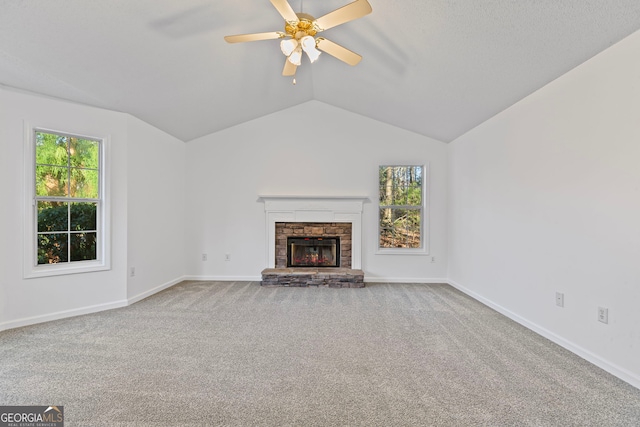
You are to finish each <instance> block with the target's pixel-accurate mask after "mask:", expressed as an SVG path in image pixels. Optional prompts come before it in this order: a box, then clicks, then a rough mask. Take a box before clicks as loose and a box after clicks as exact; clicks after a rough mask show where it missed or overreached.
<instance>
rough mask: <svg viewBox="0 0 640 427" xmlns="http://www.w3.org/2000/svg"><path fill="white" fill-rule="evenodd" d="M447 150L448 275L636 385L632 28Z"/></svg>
mask: <svg viewBox="0 0 640 427" xmlns="http://www.w3.org/2000/svg"><path fill="white" fill-rule="evenodd" d="M449 149H450V151H449V156H450V166H449V172H450V174H449V184H450V187H449V194H450V199H449V200H450V203H449V215H450V228H449V230H450V234H449V248H450V256H449V273H448V275H449V278H450V279H451V281H452V283H454V284H455V285H456V286H459V287H460V288H462V289H464V290H466V291H467V292H469V293H471V294H472V295H475V296H476V297H478V298H479V299H481V300H483V301H485V302H487V303H488V304H490V305H492V306H494V307H495V308H497V309H499V310H500V311H502V312H503V313H506V314H508V315H510V316H511V317H513V318H514V319H517V320H519V321H520V322H522V323H524V324H526V325H528V326H530V327H531V328H533V329H534V330H537V331H538V332H541V333H543V334H544V335H546V336H548V337H550V338H552V339H554V340H555V341H556V342H559V343H561V344H562V345H564V346H565V347H567V348H569V349H572V350H573V351H574V352H576V353H578V354H580V355H582V356H583V357H585V358H587V359H588V360H591V361H592V362H595V363H596V364H598V365H600V366H601V367H604V368H605V369H607V370H609V371H610V372H613V373H615V374H616V375H618V376H620V377H621V378H623V379H626V380H627V381H629V382H631V383H632V384H634V385H635V386H636V387H640V327H639V325H640V306H639V302H640V261H639V260H640V222H639V221H640V167H639V164H640V163H639V161H640V33H636V34H634V35H632V36H631V37H629V38H627V39H625V40H623V41H622V42H620V43H619V44H617V45H615V46H613V47H611V48H609V49H608V50H606V51H604V52H603V53H601V54H599V55H598V56H596V57H594V58H592V59H591V60H590V61H588V62H586V63H585V64H583V65H581V66H580V67H578V68H576V69H574V70H573V71H571V72H569V73H568V74H566V75H564V76H563V77H561V78H559V79H558V80H556V81H555V82H553V83H551V84H549V85H548V86H546V87H544V88H543V89H541V90H539V91H538V92H536V93H534V94H533V95H531V96H529V97H528V98H526V99H524V100H523V101H521V102H519V103H518V104H516V105H514V106H513V107H511V108H509V109H508V110H506V111H504V112H503V113H501V114H499V115H498V116H496V117H494V118H493V119H491V120H489V121H487V122H485V123H484V124H482V125H481V126H479V127H478V128H476V129H474V130H473V131H471V132H469V133H468V134H466V135H464V136H463V137H461V138H458V139H457V140H456V141H454V142H453V143H452V144H451V145H450V147H449ZM556 291H558V292H562V293H564V295H565V307H564V308H560V307H556V305H555V292H556ZM599 306H602V307H607V308H608V309H609V324H608V325H605V324H603V323H599V322H598V321H597V308H598V307H599Z"/></svg>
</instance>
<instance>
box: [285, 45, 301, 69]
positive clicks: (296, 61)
mask: <svg viewBox="0 0 640 427" xmlns="http://www.w3.org/2000/svg"><path fill="white" fill-rule="evenodd" d="M288 60H289V62H291V63H292V64H293V65H300V64H302V48H301V47H300V46H298V47H296V48H295V50H294V51H293V52H291V55H289V59H288Z"/></svg>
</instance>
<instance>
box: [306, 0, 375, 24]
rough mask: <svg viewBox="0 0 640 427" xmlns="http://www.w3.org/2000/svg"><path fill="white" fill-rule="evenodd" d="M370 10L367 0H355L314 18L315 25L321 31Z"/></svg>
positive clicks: (363, 14)
mask: <svg viewBox="0 0 640 427" xmlns="http://www.w3.org/2000/svg"><path fill="white" fill-rule="evenodd" d="M371 10H372V9H371V5H370V4H369V2H368V1H367V0H356V1H354V2H353V3H349V4H348V5H346V6H342V7H341V8H340V9H336V10H334V11H333V12H329V13H327V14H326V15H324V16H321V17H320V18H318V19H316V25H317V26H318V27H319V28H320V30H321V31H324V30H328V29H329V28H333V27H335V26H337V25H340V24H344V23H345V22H349V21H353V20H354V19H358V18H362V17H363V16H365V15H368V14H369V13H371Z"/></svg>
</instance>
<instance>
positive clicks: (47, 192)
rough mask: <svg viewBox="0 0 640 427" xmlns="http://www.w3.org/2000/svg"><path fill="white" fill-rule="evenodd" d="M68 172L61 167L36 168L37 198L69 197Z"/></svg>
mask: <svg viewBox="0 0 640 427" xmlns="http://www.w3.org/2000/svg"><path fill="white" fill-rule="evenodd" d="M67 171H68V169H67V168H66V167H61V166H36V196H67V195H68V189H67V181H68V178H67Z"/></svg>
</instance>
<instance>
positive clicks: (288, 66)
mask: <svg viewBox="0 0 640 427" xmlns="http://www.w3.org/2000/svg"><path fill="white" fill-rule="evenodd" d="M297 69H298V66H297V65H296V64H292V63H291V61H289V58H287V59H285V61H284V69H283V70H282V75H283V76H285V77H286V76H295V75H296V70H297Z"/></svg>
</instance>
